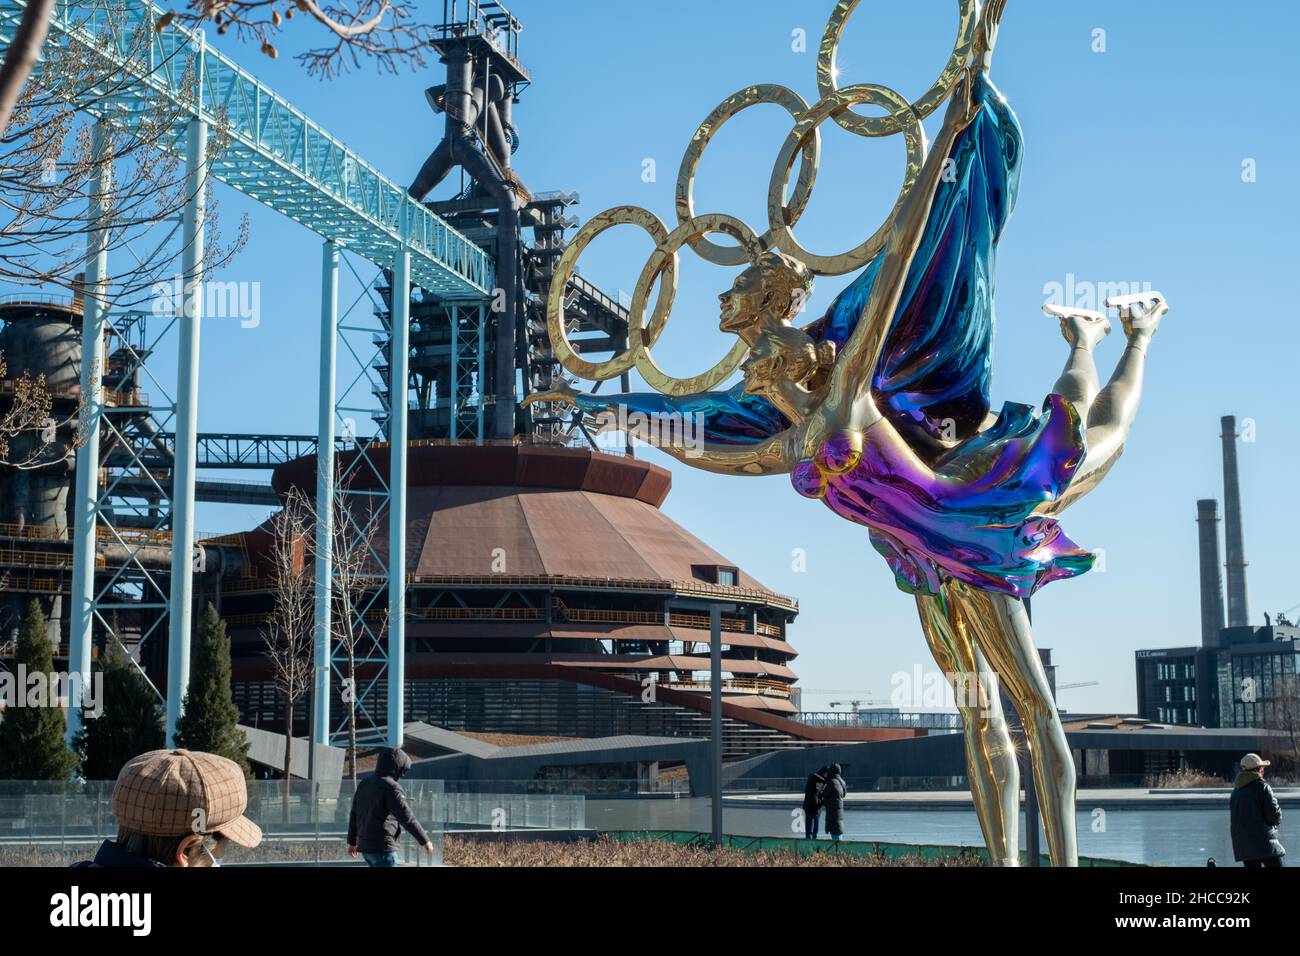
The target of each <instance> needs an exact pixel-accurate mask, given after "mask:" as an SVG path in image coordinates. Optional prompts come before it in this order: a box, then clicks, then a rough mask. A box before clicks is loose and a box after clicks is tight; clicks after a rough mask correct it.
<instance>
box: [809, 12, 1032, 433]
mask: <svg viewBox="0 0 1300 956" xmlns="http://www.w3.org/2000/svg"><path fill="white" fill-rule="evenodd" d="M1005 7H1006V0H988V3H987V4H986V6H985V7H984V10H983V12H982V13H981V14H980V20H979V23H978V24H977V26H976V33H975V40H974V43H973V44H972V47H971V66H970V68H969V69H968V70H967V71H965V72H964V73H963V74H962V76H961V77H960V78H959V79H958V81H957V84H956V85H955V86H954V88H953V91H952V96H951V98H950V99H949V102H948V109H947V112H946V113H945V114H944V120H943V126H942V127H941V128H940V130H939V134H938V136H937V137H936V140H935V143H934V146H933V148H932V149H931V151H930V153H929V155H928V156H927V157H926V161H925V164H924V166H922V168H921V172H920V174H919V175H918V176H917V180H916V182H915V184H913V186H912V188H911V190H909V192H908V195H907V198H906V199H905V200H904V201H903V207H902V209H901V210H899V215H898V218H897V219H896V220H895V223H894V228H893V231H892V235H891V236H890V239H889V242H888V243H887V244H886V245H885V248H884V249H883V250H882V252H881V258H880V269H879V274H878V276H877V277H876V280H875V283H874V285H873V286H872V290H871V294H870V296H869V297H868V299H867V302H866V304H865V306H864V308H863V316H862V319H861V320H860V321H859V322H858V323H857V325H856V327H855V328H854V331H853V335H852V336H850V338H849V340H848V341H847V342H846V343H845V346H844V349H843V350H842V352H841V357H840V361H838V362H837V363H836V367H835V373H834V375H833V376H832V390H831V395H832V397H834V398H837V399H838V400H839V401H841V402H844V401H845V399H846V398H847V399H848V401H850V402H853V401H857V398H858V397H859V396H862V397H864V398H863V400H862V401H857V404H858V405H859V406H862V405H863V404H864V403H865V404H867V405H869V404H870V403H869V402H867V401H865V396H866V393H867V390H868V389H869V388H870V385H871V381H872V378H873V376H874V374H875V369H876V365H877V363H878V362H879V359H880V352H881V350H882V349H883V348H884V344H885V338H886V335H887V334H888V332H889V327H890V323H891V320H892V318H893V316H894V314H895V312H896V310H897V308H898V302H899V298H900V297H901V295H902V291H903V286H904V284H905V282H906V280H907V275H908V270H909V269H910V268H911V265H912V260H913V259H914V258H915V256H916V250H917V247H918V246H919V244H920V241H921V237H922V235H923V234H924V232H925V227H926V222H927V220H928V218H929V216H930V211H931V208H932V207H933V205H934V198H935V194H936V192H937V189H938V185H939V183H940V181H941V177H942V176H943V173H944V170H945V169H946V168H947V163H948V160H949V157H950V156H951V155H952V150H953V146H954V144H955V143H956V141H957V138H958V136H960V134H961V132H962V131H963V130H965V129H966V128H967V127H968V126H969V125H970V124H971V122H972V121H973V120H974V119H975V117H976V116H977V115H978V114H979V111H980V108H981V103H980V102H979V100H978V99H977V98H976V96H975V75H974V74H975V73H987V72H988V70H989V68H990V66H991V64H992V57H993V48H994V46H995V44H996V43H997V35H998V27H999V24H1000V23H1001V20H1002V14H1003V11H1004V9H1005ZM867 412H868V414H870V409H868V410H867ZM853 417H854V418H859V417H861V416H860V415H854V416H853ZM859 424H867V423H866V422H862V423H859Z"/></svg>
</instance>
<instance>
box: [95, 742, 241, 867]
mask: <svg viewBox="0 0 1300 956" xmlns="http://www.w3.org/2000/svg"><path fill="white" fill-rule="evenodd" d="M247 806H248V788H247V787H246V786H245V785H244V773H243V771H242V770H240V769H239V765H238V764H236V763H235V762H234V761H232V760H227V759H226V758H225V757H218V756H217V755H216V754H209V753H202V752H201V751H193V750H151V751H149V753H143V754H140V756H138V757H134V758H132V759H131V760H129V761H128V762H127V764H126V766H124V767H123V768H122V772H121V773H119V774H118V775H117V783H116V784H115V785H114V787H113V816H115V817H117V824H118V829H117V839H116V840H105V841H104V842H103V843H102V844H101V845H100V847H99V851H98V852H97V853H96V854H95V859H94V860H93V861H87V862H84V863H78V864H75V865H76V866H103V867H151V866H162V867H168V866H220V865H221V855H222V853H223V852H224V851H225V848H226V845H227V843H236V844H238V845H239V846H243V847H249V848H252V847H255V846H257V845H258V844H259V843H261V842H262V831H261V828H259V827H258V825H257V824H256V823H254V822H253V821H251V820H249V819H248V818H247V817H246V816H244V810H245V808H247Z"/></svg>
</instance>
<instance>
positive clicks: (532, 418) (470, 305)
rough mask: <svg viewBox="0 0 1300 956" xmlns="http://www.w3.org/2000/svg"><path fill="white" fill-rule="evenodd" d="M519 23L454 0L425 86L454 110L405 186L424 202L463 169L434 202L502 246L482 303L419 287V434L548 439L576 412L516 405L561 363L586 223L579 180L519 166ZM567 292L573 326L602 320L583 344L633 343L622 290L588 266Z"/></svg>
mask: <svg viewBox="0 0 1300 956" xmlns="http://www.w3.org/2000/svg"><path fill="white" fill-rule="evenodd" d="M522 30H523V27H522V25H521V24H520V23H519V21H518V20H516V19H515V18H514V17H513V16H512V15H511V14H510V12H509V11H508V10H507V9H506V8H505V7H504V6H503V5H502V4H500V3H495V2H477V0H444V3H443V23H442V24H441V25H440V26H438V27H437V28H435V34H436V37H437V39H436V44H435V45H436V48H437V50H438V53H439V56H440V61H441V63H442V64H444V65H445V67H446V82H445V83H442V84H439V85H437V86H433V87H431V88H430V89H429V90H427V91H426V93H425V97H426V99H427V100H428V103H429V105H430V106H431V107H432V108H433V110H434V112H435V113H439V114H442V115H443V116H444V117H445V124H444V131H443V136H442V139H441V141H440V142H439V143H438V144H437V146H436V147H435V148H434V150H433V151H432V152H431V153H430V154H429V157H428V159H426V160H425V162H424V165H423V166H422V167H421V168H420V171H419V173H418V174H417V176H416V178H415V181H414V182H413V183H412V184H411V186H410V189H409V190H408V192H409V194H410V196H411V198H412V199H415V200H416V201H417V202H424V200H425V198H426V197H427V196H428V195H429V193H430V192H431V191H432V190H433V189H435V188H436V187H437V186H438V185H439V184H440V183H442V182H444V181H445V180H446V179H447V177H448V175H449V174H451V173H452V171H453V170H454V169H456V168H457V167H459V168H460V170H461V173H462V186H461V189H460V190H459V192H458V193H457V194H456V195H455V196H453V197H452V198H451V199H447V200H442V201H436V202H424V205H425V206H426V208H428V209H429V210H430V211H432V212H434V213H436V214H437V215H438V216H439V217H441V218H442V219H444V220H446V221H447V222H448V223H450V224H451V225H452V226H453V227H455V228H456V230H457V231H458V232H459V233H460V234H461V235H463V236H465V237H466V238H468V239H470V240H471V241H473V242H476V243H478V244H479V245H480V246H481V247H482V248H483V249H484V250H485V251H487V252H488V253H489V254H490V255H492V256H493V258H494V259H495V260H496V286H495V288H494V289H493V290H492V297H491V299H490V300H488V302H487V303H486V308H485V303H484V302H483V300H482V299H478V300H473V301H469V300H466V301H461V300H457V299H454V298H448V297H445V296H436V295H427V294H424V293H422V292H417V294H416V297H415V299H414V300H413V301H412V305H411V321H412V329H411V349H412V353H411V368H410V372H411V382H410V386H411V390H412V392H413V400H414V401H413V405H412V408H411V438H413V439H420V438H434V439H450V440H451V441H453V442H460V441H466V440H482V439H485V438H487V439H513V438H515V437H516V436H523V437H525V438H527V439H530V440H534V441H537V440H542V441H545V440H555V439H558V438H560V437H561V434H562V431H563V428H564V426H565V424H566V417H567V416H565V415H564V414H563V413H562V412H561V411H560V410H559V409H547V408H540V409H539V408H532V409H521V408H520V407H519V401H520V400H521V399H522V398H523V397H524V396H526V395H528V394H529V393H530V392H533V391H538V390H544V389H547V388H549V387H550V385H551V383H552V381H553V380H554V378H555V377H556V376H557V375H558V374H559V365H558V363H557V362H556V361H555V359H554V356H553V355H552V353H551V351H550V343H549V340H548V337H547V334H546V314H545V302H546V297H547V295H548V293H549V291H550V283H551V277H552V275H553V274H554V271H555V263H556V261H557V260H558V258H559V256H560V254H561V253H562V252H563V251H564V246H565V235H564V234H565V230H566V229H568V228H570V227H572V226H576V225H577V219H576V218H575V217H573V216H572V215H570V214H569V212H568V208H569V207H570V206H572V205H574V204H575V203H577V201H578V197H577V195H576V194H575V193H566V192H548V193H539V194H533V193H531V192H530V191H529V190H528V188H527V187H525V186H524V184H523V182H522V181H521V180H520V179H519V177H518V176H517V175H516V173H515V171H514V169H513V168H512V162H513V159H514V155H515V153H516V151H517V150H518V149H519V143H520V137H519V132H518V129H517V128H516V127H515V125H514V106H515V104H516V103H518V102H519V96H520V93H521V92H522V91H523V90H524V89H525V88H526V87H527V86H528V85H529V83H530V82H531V76H530V74H529V72H528V69H527V68H526V67H525V66H524V65H523V63H522V62H521V61H520V59H519V36H520V33H521V31H522ZM525 229H531V230H532V241H531V242H529V241H527V240H526V239H525V236H524V230H525ZM383 291H384V293H385V295H387V291H386V290H383ZM566 299H567V303H566V310H565V311H566V315H568V316H569V317H570V321H571V323H572V329H571V331H572V332H574V333H577V334H581V333H583V332H589V333H596V336H595V337H594V338H588V339H585V340H583V341H582V342H581V347H582V348H583V350H584V351H588V352H601V351H612V350H615V349H620V348H623V347H625V345H626V341H627V310H626V309H624V308H623V307H622V306H621V305H620V304H619V303H618V302H617V301H616V300H614V299H613V298H611V297H610V296H608V295H605V294H604V293H603V292H601V291H600V290H599V289H598V288H596V287H595V286H593V285H592V284H591V283H589V282H587V281H586V280H585V279H583V278H582V277H581V276H574V277H573V278H572V279H570V280H569V282H568V287H567V288H566ZM386 301H387V300H386ZM626 385H627V382H624V386H625V387H626Z"/></svg>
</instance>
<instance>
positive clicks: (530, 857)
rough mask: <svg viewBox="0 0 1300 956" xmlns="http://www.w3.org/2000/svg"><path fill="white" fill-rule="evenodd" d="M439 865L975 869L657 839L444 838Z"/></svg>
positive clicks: (954, 861) (948, 861)
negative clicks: (689, 844) (572, 841)
mask: <svg viewBox="0 0 1300 956" xmlns="http://www.w3.org/2000/svg"><path fill="white" fill-rule="evenodd" d="M443 860H444V862H445V863H447V864H448V865H450V866H507V867H552V866H564V867H568V866H575V867H609V866H651V867H663V866H671V867H683V866H743V867H755V866H761V867H767V866H780V867H787V866H818V867H826V866H832V867H859V866H862V867H913V866H923V867H965V866H979V865H980V861H979V859H978V858H977V857H975V856H974V855H973V854H969V855H965V856H963V857H949V858H945V859H922V858H921V857H920V856H909V857H897V858H890V857H885V856H879V855H861V856H859V855H855V854H852V853H839V852H836V851H834V850H832V849H830V846H829V844H827V845H826V849H825V851H824V852H820V853H813V854H809V855H806V856H801V855H799V854H798V853H795V852H793V851H789V850H754V851H750V850H740V849H734V848H723V849H720V850H711V849H709V848H708V847H706V846H702V845H693V846H688V845H684V844H680V843H668V842H664V841H660V840H612V839H610V838H609V837H606V836H602V837H600V838H599V839H597V840H591V841H580V842H574V843H558V842H554V841H542V840H539V841H534V842H522V841H515V840H510V841H504V840H503V841H491V842H488V841H479V840H463V839H457V838H456V837H450V836H449V837H448V838H447V841H446V843H445V845H444V847H443Z"/></svg>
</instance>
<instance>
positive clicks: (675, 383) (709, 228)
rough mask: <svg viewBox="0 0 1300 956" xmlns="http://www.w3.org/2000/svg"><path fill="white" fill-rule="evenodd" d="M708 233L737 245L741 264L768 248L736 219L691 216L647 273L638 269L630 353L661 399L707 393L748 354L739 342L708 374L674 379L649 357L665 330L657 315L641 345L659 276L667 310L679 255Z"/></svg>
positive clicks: (653, 259)
mask: <svg viewBox="0 0 1300 956" xmlns="http://www.w3.org/2000/svg"><path fill="white" fill-rule="evenodd" d="M712 232H722V233H726V234H727V235H729V236H731V237H732V238H733V239H736V240H737V241H739V242H740V247H739V248H740V250H741V252H742V253H743V254H744V256H745V259H746V260H748V261H751V262H754V261H757V259H758V257H759V256H761V255H762V254H763V251H764V250H765V249H766V247H765V246H763V245H762V244H761V241H760V240H759V239H758V238H757V237H756V236H755V235H754V231H753V230H752V229H750V228H749V227H748V226H747V225H745V224H744V223H743V222H741V221H740V220H739V219H736V218H735V217H734V216H726V215H722V214H721V213H712V214H707V215H703V216H695V217H692V218H691V219H688V220H687V221H686V222H684V223H682V224H681V225H680V226H678V227H677V228H676V229H674V230H673V231H672V232H671V233H669V234H668V236H667V238H666V239H665V240H664V241H662V242H660V243H659V244H658V245H657V246H656V247H655V251H654V252H652V253H651V254H650V259H649V261H648V262H646V265H645V268H644V269H642V270H641V277H640V278H639V279H638V280H637V283H636V291H635V292H633V293H632V306H631V308H630V309H629V310H628V319H627V329H628V334H627V340H628V352H629V353H631V354H633V355H634V356H635V362H636V370H637V371H638V372H640V373H641V377H642V378H643V379H645V380H646V384H648V385H649V386H650V387H651V388H653V389H654V390H655V391H657V392H659V393H660V394H662V395H678V396H680V395H694V394H696V393H697V392H707V391H708V390H709V389H711V388H713V387H714V386H715V385H718V384H720V383H722V382H723V381H725V380H726V379H727V377H728V376H730V375H731V373H732V372H734V371H736V369H738V368H740V363H741V362H743V361H744V360H745V355H746V354H747V353H748V352H749V345H748V344H747V343H746V342H745V340H744V339H740V338H737V339H736V343H735V344H734V345H733V346H732V347H731V350H730V351H729V352H728V353H727V354H726V355H724V356H723V357H722V360H721V361H720V362H718V364H716V365H714V366H713V368H711V369H709V370H708V371H707V372H702V373H701V374H699V375H693V376H691V377H690V378H675V377H673V376H671V375H669V374H667V373H666V372H664V371H663V370H662V369H661V368H659V366H658V365H656V364H655V361H654V358H653V357H651V355H650V347H651V346H652V345H653V344H654V343H655V342H656V341H657V340H658V338H659V334H660V333H661V332H662V331H663V322H664V321H665V320H666V315H665V316H664V317H663V318H661V317H660V315H659V313H658V310H656V314H655V315H654V317H652V318H651V320H650V324H649V325H648V326H646V328H645V330H644V341H643V340H642V335H643V332H642V327H641V326H642V319H643V316H644V315H645V306H646V300H647V299H648V298H649V297H650V287H651V286H653V285H654V283H655V280H656V279H658V278H659V276H660V275H663V276H664V285H663V286H662V287H661V288H660V290H659V302H658V304H659V305H661V306H662V304H663V302H664V300H665V299H667V300H668V308H669V309H671V308H672V301H671V298H672V295H674V294H675V293H676V286H675V284H674V285H673V286H672V288H671V289H670V287H669V284H668V283H669V279H670V277H674V278H675V276H676V274H677V271H676V269H677V250H678V249H680V248H681V247H682V246H684V245H686V244H687V243H691V242H694V241H696V240H698V239H700V238H702V237H703V236H705V235H707V234H708V233H712Z"/></svg>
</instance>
